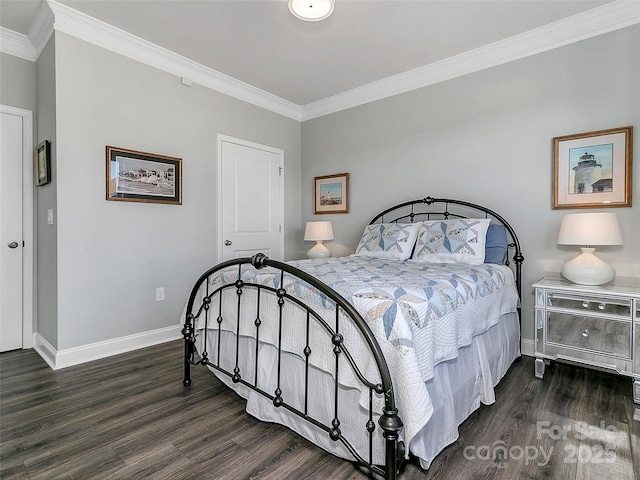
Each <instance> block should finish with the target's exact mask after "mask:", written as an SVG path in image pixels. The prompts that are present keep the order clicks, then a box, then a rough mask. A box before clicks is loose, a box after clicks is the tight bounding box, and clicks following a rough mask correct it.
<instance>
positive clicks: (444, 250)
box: [412, 218, 491, 265]
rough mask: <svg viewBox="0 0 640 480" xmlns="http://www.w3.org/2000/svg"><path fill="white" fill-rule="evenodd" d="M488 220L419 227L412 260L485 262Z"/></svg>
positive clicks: (436, 222)
mask: <svg viewBox="0 0 640 480" xmlns="http://www.w3.org/2000/svg"><path fill="white" fill-rule="evenodd" d="M489 223H491V220H490V219H488V218H479V219H474V218H456V219H450V220H429V221H426V222H422V223H421V224H420V230H419V231H418V240H417V242H416V250H415V252H414V253H413V257H412V258H413V259H414V260H416V261H418V262H425V263H468V264H472V265H480V264H482V263H483V262H484V246H485V241H486V236H487V229H488V228H489Z"/></svg>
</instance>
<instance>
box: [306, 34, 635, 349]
mask: <svg viewBox="0 0 640 480" xmlns="http://www.w3.org/2000/svg"><path fill="white" fill-rule="evenodd" d="M639 58H640V27H639V26H634V27H629V28H626V29H623V30H619V31H616V32H613V33H609V34H606V35H602V36H599V37H595V38H591V39H589V40H585V41H582V42H579V43H576V44H572V45H569V46H566V47H563V48H559V49H556V50H553V51H549V52H546V53H542V54H538V55H535V56H532V57H529V58H525V59H522V60H518V61H515V62H511V63H509V64H506V65H502V66H498V67H494V68H491V69H487V70H484V71H480V72H477V73H474V74H470V75H467V76H464V77H461V78H456V79H453V80H449V81H447V82H443V83H439V84H436V85H432V86H429V87H425V88H422V89H420V90H416V91H413V92H409V93H406V94H402V95H398V96H395V97H391V98H387V99H384V100H380V101H377V102H374V103H370V104H367V105H363V106H360V107H356V108H352V109H349V110H346V111H343V112H338V113H335V114H332V115H328V116H325V117H321V118H317V119H313V120H309V121H306V122H304V123H303V127H302V146H303V150H302V158H303V163H302V208H303V210H302V212H303V215H302V216H303V221H310V220H331V221H332V222H333V227H334V233H335V237H336V240H335V241H333V242H328V243H327V246H328V247H329V248H330V249H332V251H333V252H334V254H336V255H343V254H347V253H350V252H352V251H353V249H355V247H356V246H357V242H358V239H359V237H360V235H361V233H362V229H363V228H364V225H365V224H366V223H367V222H368V221H369V220H370V219H371V218H372V217H373V216H374V215H375V214H376V213H378V212H379V211H381V210H383V209H384V208H386V207H388V206H391V205H394V204H395V203H400V202H402V201H405V200H409V199H414V198H423V197H425V196H427V195H431V196H434V197H437V196H442V197H450V198H459V199H463V200H467V201H471V202H475V203H480V204H482V205H484V206H486V207H489V208H490V209H492V210H495V211H497V212H498V213H501V214H502V215H503V216H504V217H505V218H506V219H507V221H509V222H510V223H511V224H512V225H513V226H514V228H515V229H516V232H517V233H518V236H519V238H520V242H521V245H522V248H523V253H524V255H525V263H524V298H523V336H524V337H525V338H528V339H531V338H533V295H532V289H531V284H532V283H533V282H534V281H535V280H537V279H538V278H540V277H542V276H543V275H544V273H545V271H559V269H560V266H561V265H562V263H563V262H564V261H565V260H567V259H569V258H571V257H572V256H575V255H576V253H577V249H576V248H573V247H560V246H557V245H556V239H557V233H558V228H559V225H560V221H561V219H562V216H563V215H564V214H566V213H571V212H572V211H570V210H552V208H551V202H552V192H551V176H552V139H553V137H556V136H561V135H569V134H575V133H581V132H589V131H593V130H600V129H606V128H614V127H623V126H628V125H634V126H635V127H636V128H635V132H634V142H635V144H636V145H640V142H639V135H640V62H639V61H638V59H639ZM638 170H639V169H638V168H635V171H634V172H633V177H634V178H633V197H635V203H636V206H634V207H633V208H616V209H611V211H615V212H616V213H617V214H618V216H619V219H620V222H621V225H622V230H623V235H624V241H625V244H624V246H621V247H602V248H600V249H598V251H599V255H600V256H601V258H603V259H604V260H605V261H609V262H610V263H612V264H613V266H614V267H615V268H616V270H617V271H618V275H625V276H635V277H640V221H639V220H640V206H638V202H640V200H639V199H640V191H639V190H640V188H639V187H638V183H639V182H638ZM341 172H349V174H350V186H351V192H350V193H351V195H350V203H351V208H350V213H349V214H346V215H319V216H314V215H313V204H312V197H313V177H314V176H319V175H328V174H334V173H341ZM605 211H606V210H605ZM310 246H311V244H308V243H307V244H304V245H302V246H301V247H300V250H301V251H302V252H303V251H304V250H306V249H308V248H309V247H310Z"/></svg>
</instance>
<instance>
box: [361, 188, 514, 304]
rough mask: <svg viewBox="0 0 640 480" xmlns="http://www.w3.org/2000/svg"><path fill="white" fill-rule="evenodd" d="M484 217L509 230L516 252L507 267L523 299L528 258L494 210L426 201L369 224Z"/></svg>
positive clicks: (390, 210) (447, 201) (397, 208)
mask: <svg viewBox="0 0 640 480" xmlns="http://www.w3.org/2000/svg"><path fill="white" fill-rule="evenodd" d="M480 216H481V217H484V218H490V219H491V220H492V222H497V223H499V224H501V225H504V227H505V228H506V230H507V247H508V248H509V250H513V257H511V258H512V259H513V262H514V263H513V265H512V264H511V262H510V261H509V255H508V254H507V258H506V261H505V265H508V266H510V267H511V268H512V269H513V270H514V275H515V280H516V288H517V289H518V296H519V297H520V299H522V262H523V261H524V255H522V250H520V242H519V241H518V237H517V235H516V232H515V230H514V229H513V227H512V226H511V225H510V224H509V222H507V221H506V220H505V219H504V218H503V217H502V216H500V215H498V214H497V213H496V212H494V211H493V210H490V209H488V208H486V207H483V206H481V205H477V204H475V203H470V202H465V201H463V200H453V199H450V198H433V197H425V198H420V199H417V200H410V201H408V202H404V203H400V204H398V205H395V206H393V207H391V208H387V209H386V210H385V211H384V212H381V213H379V214H378V215H376V216H375V217H374V218H373V219H372V220H371V221H370V222H369V225H372V224H374V223H405V222H406V223H414V222H419V221H424V220H437V219H448V218H480ZM518 313H521V312H520V309H518Z"/></svg>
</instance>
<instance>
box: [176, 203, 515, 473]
mask: <svg viewBox="0 0 640 480" xmlns="http://www.w3.org/2000/svg"><path fill="white" fill-rule="evenodd" d="M435 204H443V205H444V209H443V210H441V211H433V210H432V206H433V205H435ZM452 207H453V208H454V209H457V208H460V209H462V210H461V211H460V212H457V211H451V208H452ZM469 211H470V212H473V213H474V214H475V213H477V212H478V211H479V212H482V213H483V215H484V216H485V218H492V219H495V220H496V221H497V222H499V223H501V224H502V225H504V226H505V228H506V230H507V232H508V235H509V237H510V242H509V243H508V247H509V248H510V249H513V250H514V255H513V261H514V263H515V277H516V286H517V290H518V294H519V295H520V294H521V266H522V262H523V260H524V256H523V255H522V252H521V250H520V244H519V242H518V238H517V236H516V234H515V231H514V230H513V228H512V227H511V226H510V225H509V224H508V223H507V222H506V221H505V220H504V219H503V218H502V217H501V216H500V215H498V214H497V213H495V212H493V211H492V210H489V209H487V208H485V207H482V206H480V205H476V204H473V203H469V202H464V201H460V200H451V199H438V198H432V197H426V198H423V199H419V200H413V201H409V202H405V203H402V204H399V205H396V206H394V207H391V208H389V209H387V210H385V211H384V212H382V213H380V214H378V215H377V216H375V217H374V218H373V219H372V220H371V222H370V224H374V223H382V222H387V223H390V222H408V223H412V222H414V221H417V220H419V219H423V218H424V219H432V218H444V219H447V218H469V213H468V212H469ZM394 212H395V213H394ZM471 218H477V217H475V216H473V217H471ZM505 263H506V264H507V265H509V264H510V262H509V259H508V257H507V260H506V262H505ZM265 267H270V268H272V269H275V271H277V272H279V273H278V275H280V283H279V285H280V288H275V287H270V286H266V285H262V284H257V283H253V282H245V281H243V280H242V278H243V277H242V272H243V268H255V269H263V268H265ZM228 268H237V275H236V276H235V280H234V281H232V282H228V283H224V284H223V285H221V286H216V287H215V288H214V287H212V286H211V285H212V284H211V283H210V281H209V280H210V279H211V278H212V277H213V276H216V275H218V274H219V272H221V271H222V270H225V269H228ZM285 274H287V275H292V276H294V277H297V278H298V279H301V280H302V281H304V282H306V283H307V284H308V285H309V286H311V287H312V288H314V289H316V290H317V291H318V292H320V294H321V295H323V296H324V298H325V299H329V300H330V301H331V302H332V304H331V305H333V306H334V307H333V309H335V319H334V324H333V325H330V324H329V322H328V321H327V320H326V319H325V318H323V316H322V315H321V314H320V313H318V312H317V311H316V310H315V309H314V308H312V307H311V306H309V305H307V304H305V303H304V302H303V301H302V300H301V299H299V298H297V297H296V296H294V295H293V294H291V293H290V292H288V291H287V290H286V289H285V288H282V286H284V285H285V282H284V276H285ZM247 289H255V291H256V295H257V302H256V303H257V304H256V306H255V317H252V318H250V319H246V322H251V323H253V327H251V328H252V329H253V331H254V334H255V351H254V352H253V354H254V355H255V372H253V374H254V376H253V378H254V382H253V383H252V382H250V381H248V380H247V379H245V378H244V377H245V375H246V376H247V378H249V376H248V373H249V372H242V371H241V370H240V368H239V361H238V359H239V355H240V351H239V350H240V346H239V337H240V324H241V321H242V319H241V314H240V312H241V307H242V302H243V299H244V298H245V297H246V295H243V293H244V292H245V291H246V290H247ZM227 290H231V291H234V290H235V293H236V295H235V302H237V303H236V305H233V307H234V310H236V311H237V322H235V324H236V329H237V330H236V332H235V338H236V345H235V367H234V368H233V371H229V370H227V369H225V368H223V367H221V365H220V363H221V362H220V338H221V334H220V333H221V326H222V323H223V322H225V318H224V316H223V315H222V310H223V292H225V291H227ZM264 295H272V296H275V298H277V305H278V311H279V318H278V319H277V321H278V339H279V340H278V345H277V351H278V353H277V375H276V378H277V380H276V383H277V388H276V390H275V391H274V392H273V393H270V392H267V391H265V390H263V389H262V388H261V387H260V386H259V385H258V375H257V371H258V344H259V339H260V327H261V326H262V323H263V321H264V320H263V319H262V318H261V310H260V302H261V299H262V298H263V296H264ZM199 296H200V297H201V303H200V304H199V305H196V299H198V298H199ZM287 302H289V303H291V304H294V305H296V306H297V307H298V308H299V309H302V311H304V312H306V335H307V338H306V345H305V347H304V349H303V350H302V351H301V352H299V356H300V358H302V359H303V361H304V364H305V387H304V390H305V391H304V392H296V394H299V395H302V396H304V408H303V409H302V410H300V409H299V408H296V407H294V406H293V405H292V404H291V403H289V402H287V401H286V400H285V399H286V395H283V391H282V389H281V378H282V375H284V372H282V371H281V366H282V364H281V359H282V355H283V350H282V346H281V339H282V335H283V334H284V333H285V332H283V331H282V324H283V314H284V307H285V304H287ZM216 308H217V312H215V311H212V310H216ZM518 310H519V313H520V309H518ZM341 313H342V315H341ZM202 320H204V324H205V330H206V329H214V330H215V329H217V333H218V336H217V339H218V340H217V341H218V345H217V352H218V355H217V358H214V359H211V358H209V353H208V345H207V340H206V336H205V338H204V339H203V341H204V347H203V348H202V349H201V350H202V351H201V352H199V355H198V352H196V336H197V331H196V322H197V321H200V322H202ZM311 321H315V322H317V324H318V325H320V326H321V328H322V330H324V332H325V333H326V335H327V341H329V342H331V346H332V347H331V348H332V351H333V354H334V356H335V367H334V372H333V379H334V398H333V405H331V406H330V407H329V408H330V409H331V413H332V415H333V419H332V421H331V423H330V424H324V423H322V422H321V421H319V420H318V419H317V418H315V417H313V415H311V414H310V413H309V411H308V409H307V405H308V398H309V376H308V375H309V368H310V363H309V357H310V356H311V355H312V354H313V352H312V350H311V347H310V343H311V342H310V339H309V332H310V329H309V324H310V322H311ZM341 321H342V322H345V321H350V322H352V323H353V324H354V325H355V326H356V327H357V328H358V330H359V331H360V333H361V334H362V337H363V339H364V341H365V342H366V344H367V345H368V346H369V348H370V354H371V355H372V357H373V359H374V360H375V364H376V366H377V369H378V373H379V379H375V380H371V379H368V378H365V376H364V375H363V373H362V372H361V371H360V369H359V367H358V365H356V364H355V362H354V360H353V355H352V354H351V352H350V350H349V345H345V342H344V337H343V335H342V334H341V330H340V322H341ZM182 335H183V337H184V340H185V344H184V379H183V384H184V385H185V386H189V385H191V370H190V369H191V366H192V365H207V366H209V367H210V368H211V369H214V370H215V371H217V372H219V373H220V374H223V375H226V376H227V377H229V378H230V379H231V381H232V382H234V383H237V384H242V385H244V386H246V387H248V388H250V389H252V390H254V391H256V392H258V393H259V394H260V395H262V396H264V397H266V398H268V399H269V400H271V402H273V405H274V406H275V407H279V408H284V409H286V410H288V411H289V412H291V413H293V414H295V415H297V416H298V417H300V418H302V419H304V420H306V421H308V422H310V423H311V424H313V425H315V426H316V427H318V428H320V429H321V430H324V431H325V432H326V433H327V435H328V436H329V438H331V440H333V441H335V442H338V441H340V442H342V444H343V445H344V446H345V447H346V448H347V450H348V451H349V452H350V453H351V454H352V455H353V457H354V461H355V463H356V464H357V465H359V466H360V467H363V468H365V469H367V470H368V471H370V472H372V473H374V474H376V475H379V476H383V477H384V478H385V479H387V480H391V479H395V478H396V476H397V475H398V473H399V471H400V469H401V466H402V464H403V462H404V458H405V455H404V453H405V446H404V444H403V442H402V441H401V440H400V438H399V433H400V430H401V429H402V420H401V419H400V416H399V414H398V410H397V408H396V404H395V395H394V389H393V384H392V381H391V375H390V373H389V369H388V366H387V363H386V361H385V358H384V356H383V354H382V351H381V349H380V346H379V345H378V342H377V340H376V339H375V337H374V335H373V333H372V332H371V330H370V329H369V327H368V325H367V323H366V322H365V320H364V319H363V318H362V316H361V315H360V313H358V311H357V310H356V309H355V308H354V307H353V306H352V305H351V304H350V303H349V302H348V301H347V300H345V299H344V298H343V297H342V296H341V295H339V294H338V293H337V292H335V291H334V290H333V289H331V288H330V287H329V286H328V285H326V284H325V283H323V282H321V281H320V280H318V279H317V278H315V277H313V276H311V275H309V274H308V273H306V272H304V271H302V270H300V269H298V268H296V267H293V266H291V265H289V264H286V263H283V262H279V261H276V260H272V259H269V258H268V257H266V256H265V255H263V254H257V255H254V256H253V257H251V258H238V259H233V260H229V261H226V262H223V263H220V264H218V265H216V266H214V267H213V268H211V269H209V270H208V271H206V272H205V273H204V274H202V275H201V276H200V278H199V279H198V280H197V282H196V283H195V285H194V287H193V289H192V291H191V294H190V296H189V301H188V303H187V309H186V317H185V323H184V327H183V329H182ZM212 347H214V346H212ZM198 356H199V358H198ZM341 357H342V358H344V359H346V361H347V362H348V365H349V366H350V368H351V369H352V370H353V372H354V373H355V375H356V376H357V378H358V379H359V381H360V382H361V383H362V385H363V386H364V388H367V389H368V391H369V409H368V421H367V422H366V425H365V426H364V429H363V435H368V439H367V441H368V449H369V451H368V458H367V459H365V458H363V455H361V454H360V453H359V452H357V451H356V450H355V448H354V447H353V446H352V445H351V443H350V441H349V439H347V438H345V437H344V436H343V432H342V431H341V429H340V426H341V421H340V407H342V405H341V404H340V401H339V400H340V398H339V389H338V384H339V378H340V377H339V374H340V369H339V363H340V362H339V359H340V358H341ZM374 395H382V396H383V399H384V407H383V411H382V414H381V415H380V416H379V418H378V425H379V426H380V428H381V430H382V436H383V437H384V442H385V455H384V457H385V464H384V465H382V466H380V465H376V464H374V462H373V441H374V431H375V429H376V425H375V422H374V412H373V398H374ZM377 413H379V412H376V414H377ZM365 430H366V433H365Z"/></svg>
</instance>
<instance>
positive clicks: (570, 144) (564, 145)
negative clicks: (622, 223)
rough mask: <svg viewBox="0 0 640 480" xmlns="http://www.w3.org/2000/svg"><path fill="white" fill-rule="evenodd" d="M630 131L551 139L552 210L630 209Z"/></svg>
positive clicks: (630, 128) (618, 129)
mask: <svg viewBox="0 0 640 480" xmlns="http://www.w3.org/2000/svg"><path fill="white" fill-rule="evenodd" d="M632 142H633V127H622V128H612V129H609V130H598V131H595V132H588V133H580V134H576V135H566V136H563V137H555V138H554V139H553V208H554V209H561V208H612V207H630V206H631V162H632V156H633V153H632Z"/></svg>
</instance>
